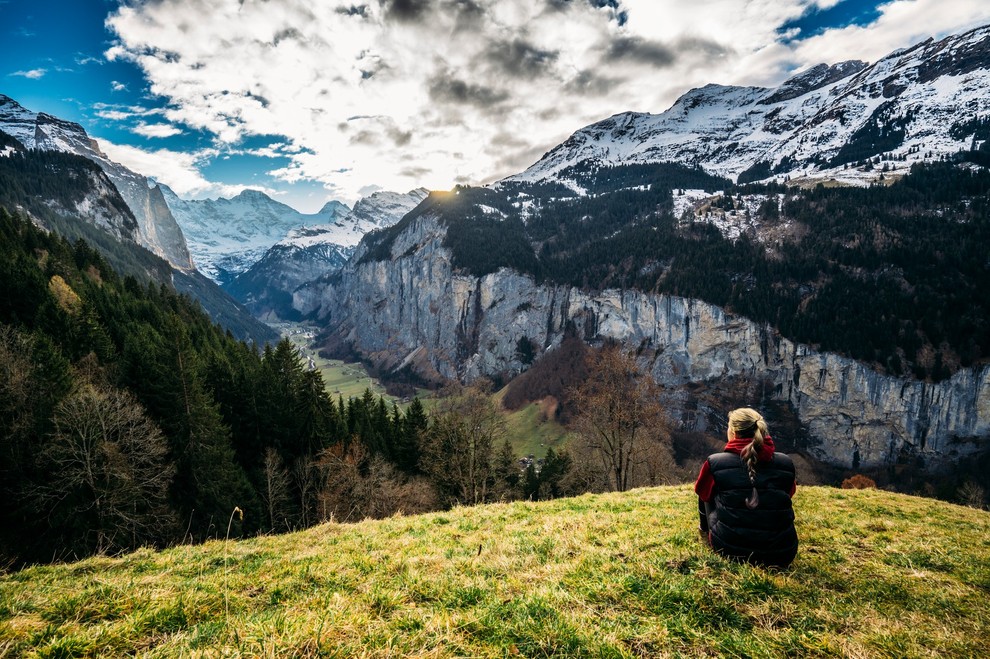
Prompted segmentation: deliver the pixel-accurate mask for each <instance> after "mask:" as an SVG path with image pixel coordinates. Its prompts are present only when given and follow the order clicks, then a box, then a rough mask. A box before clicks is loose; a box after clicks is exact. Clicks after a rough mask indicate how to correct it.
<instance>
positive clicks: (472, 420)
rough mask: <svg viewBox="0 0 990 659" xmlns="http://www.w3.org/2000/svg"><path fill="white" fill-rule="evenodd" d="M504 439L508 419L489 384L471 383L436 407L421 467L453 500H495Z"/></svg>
mask: <svg viewBox="0 0 990 659" xmlns="http://www.w3.org/2000/svg"><path fill="white" fill-rule="evenodd" d="M504 439H505V419H504V418H503V416H502V414H501V413H500V412H499V410H498V408H497V407H496V405H495V403H494V401H493V400H492V398H491V396H490V395H489V394H488V392H486V391H485V389H484V386H483V385H480V386H479V385H476V386H472V387H467V388H465V389H463V390H461V391H459V392H457V393H454V394H453V395H450V396H447V397H446V398H444V399H442V401H441V402H440V403H439V404H438V405H437V407H436V408H434V411H433V414H432V422H431V424H430V428H429V430H428V431H427V432H426V436H425V438H424V440H425V441H424V445H423V448H422V458H421V467H422V469H423V471H424V472H425V473H426V474H427V475H428V476H429V477H430V480H431V481H432V482H433V483H434V485H436V487H437V489H438V490H439V491H440V492H441V494H442V495H443V496H444V497H445V498H446V499H447V500H448V501H449V502H450V503H454V502H457V503H462V504H478V503H484V502H485V501H490V500H491V497H492V495H493V493H494V492H495V491H497V488H496V487H495V485H496V478H497V472H498V469H497V467H498V464H497V462H498V461H497V460H496V459H495V458H496V456H495V449H496V447H497V446H499V445H501V444H502V442H503V441H504Z"/></svg>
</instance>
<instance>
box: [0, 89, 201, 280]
mask: <svg viewBox="0 0 990 659" xmlns="http://www.w3.org/2000/svg"><path fill="white" fill-rule="evenodd" d="M0 130H3V131H4V132H6V133H8V134H10V135H12V136H14V137H15V138H17V140H18V141H20V142H21V144H23V145H24V146H25V147H27V148H29V149H42V150H51V151H63V152H67V153H74V154H76V155H80V156H83V157H85V158H88V159H90V160H92V161H94V162H95V163H97V164H98V165H99V166H100V168H101V169H103V171H104V172H106V174H107V176H109V177H110V180H111V181H113V183H114V185H115V186H116V187H117V190H118V191H119V192H120V195H121V196H122V197H123V198H124V201H125V202H126V203H127V206H128V207H129V208H130V209H131V212H133V213H134V217H135V218H136V219H137V222H138V235H137V241H138V243H139V244H140V245H142V246H143V247H146V248H147V249H149V250H151V251H152V252H154V253H155V254H157V255H159V256H161V257H162V258H164V259H166V260H167V261H169V263H171V264H172V266H174V267H176V268H179V269H182V270H191V269H192V268H193V265H192V260H191V259H190V257H189V250H188V248H187V247H186V241H185V238H184V237H183V235H182V231H181V230H180V229H179V225H178V224H176V222H175V218H174V217H173V216H172V214H171V213H170V212H169V209H168V207H167V206H166V205H165V201H164V199H163V198H162V193H161V191H160V190H159V189H158V188H157V187H156V186H154V185H153V184H152V183H151V182H150V181H149V180H148V178H147V177H145V176H142V175H140V174H137V173H135V172H132V171H131V170H129V169H127V168H126V167H124V166H123V165H121V164H119V163H116V162H114V161H112V160H110V159H109V158H108V157H107V156H106V154H104V153H103V152H102V151H101V150H100V146H99V144H98V143H97V142H96V140H94V139H93V138H91V137H90V136H89V135H88V134H86V131H85V129H83V127H82V126H80V125H79V124H76V123H72V122H70V121H64V120H62V119H59V118H57V117H53V116H51V115H49V114H45V113H43V112H31V111H30V110H27V109H26V108H24V107H22V106H21V105H20V104H19V103H17V102H16V101H15V100H13V99H12V98H10V97H8V96H4V95H2V94H0Z"/></svg>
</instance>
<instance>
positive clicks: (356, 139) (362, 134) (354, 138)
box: [348, 130, 382, 146]
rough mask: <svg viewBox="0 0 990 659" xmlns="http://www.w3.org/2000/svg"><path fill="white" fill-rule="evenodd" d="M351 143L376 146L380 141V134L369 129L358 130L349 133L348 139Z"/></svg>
mask: <svg viewBox="0 0 990 659" xmlns="http://www.w3.org/2000/svg"><path fill="white" fill-rule="evenodd" d="M348 142H350V143H351V144H354V145H357V144H363V145H364V146H378V145H380V144H381V143H382V139H381V135H379V134H378V133H376V132H374V131H371V130H359V131H358V132H356V133H354V135H351V139H349V140H348Z"/></svg>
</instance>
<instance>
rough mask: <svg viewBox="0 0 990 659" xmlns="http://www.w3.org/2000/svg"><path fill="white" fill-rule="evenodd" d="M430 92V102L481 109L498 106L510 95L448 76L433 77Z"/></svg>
mask: <svg viewBox="0 0 990 659" xmlns="http://www.w3.org/2000/svg"><path fill="white" fill-rule="evenodd" d="M428 90H429V94H430V100H432V101H434V102H436V103H457V104H459V105H474V106H477V107H480V108H485V107H489V106H492V105H497V104H498V103H501V102H503V101H505V100H507V99H508V98H509V94H508V93H506V92H504V91H501V90H497V89H493V88H491V87H485V86H483V85H476V84H473V83H469V82H465V81H463V80H460V79H458V78H449V77H447V75H438V76H435V77H433V78H432V79H431V80H430V82H429V87H428Z"/></svg>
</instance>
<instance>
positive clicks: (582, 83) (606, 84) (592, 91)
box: [564, 70, 624, 96]
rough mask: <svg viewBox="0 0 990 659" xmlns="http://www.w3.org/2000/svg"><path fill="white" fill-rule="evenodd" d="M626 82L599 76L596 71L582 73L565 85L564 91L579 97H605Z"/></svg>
mask: <svg viewBox="0 0 990 659" xmlns="http://www.w3.org/2000/svg"><path fill="white" fill-rule="evenodd" d="M623 82H624V81H623V80H621V79H619V78H613V77H608V76H603V75H599V74H598V73H595V72H594V71H587V70H585V71H581V72H580V73H578V74H577V75H576V76H574V78H573V79H572V80H570V81H568V82H567V84H566V85H564V89H565V90H567V91H568V92H570V93H573V94H577V95H579V96H605V95H606V94H608V93H609V92H611V91H612V90H613V89H615V87H616V86H618V85H620V84H622V83H623Z"/></svg>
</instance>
